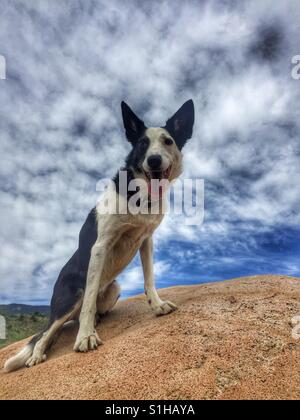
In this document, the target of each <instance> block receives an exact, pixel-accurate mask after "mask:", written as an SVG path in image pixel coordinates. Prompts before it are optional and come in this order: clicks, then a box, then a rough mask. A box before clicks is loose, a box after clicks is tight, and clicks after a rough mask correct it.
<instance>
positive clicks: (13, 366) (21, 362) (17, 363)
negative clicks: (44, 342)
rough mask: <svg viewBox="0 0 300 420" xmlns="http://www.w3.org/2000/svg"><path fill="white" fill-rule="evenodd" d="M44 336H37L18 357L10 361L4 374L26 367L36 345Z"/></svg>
mask: <svg viewBox="0 0 300 420" xmlns="http://www.w3.org/2000/svg"><path fill="white" fill-rule="evenodd" d="M41 336H42V334H37V335H35V336H34V337H33V338H32V340H31V341H30V342H29V343H28V344H27V346H26V347H24V348H23V349H22V350H21V351H20V352H19V353H18V354H17V355H16V356H14V357H11V358H10V359H8V360H7V361H6V363H5V365H4V372H6V373H10V372H14V371H15V370H18V369H21V368H22V367H25V364H26V362H27V360H28V359H29V358H30V357H31V356H32V354H33V350H34V347H35V345H36V343H37V342H38V341H39V340H40V338H41Z"/></svg>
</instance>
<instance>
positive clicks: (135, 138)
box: [30, 101, 194, 347]
mask: <svg viewBox="0 0 300 420" xmlns="http://www.w3.org/2000/svg"><path fill="white" fill-rule="evenodd" d="M122 116H123V121H124V127H125V131H126V137H127V139H128V141H129V142H130V143H131V144H132V150H131V151H130V153H129V155H128V156H127V158H126V162H125V166H124V168H122V169H121V170H122V171H127V175H128V180H127V181H128V183H129V182H130V181H131V180H133V179H134V172H141V171H142V163H143V161H144V159H145V155H146V153H147V150H148V147H149V145H150V141H149V139H148V138H147V137H146V136H145V131H146V129H147V128H146V126H145V124H144V122H143V121H141V120H140V119H139V118H138V117H137V116H136V115H135V114H134V112H133V111H132V110H131V109H130V108H129V106H128V105H127V104H125V102H122ZM193 122H194V106H193V102H192V101H188V102H186V103H185V104H184V105H183V106H182V107H181V108H180V110H179V111H178V112H177V113H176V114H175V115H174V116H173V117H172V118H170V119H169V120H168V121H167V123H166V126H165V127H164V128H166V129H167V130H168V131H169V133H170V134H171V135H172V137H173V138H174V139H175V141H176V143H177V145H178V147H179V148H180V149H181V148H182V147H183V145H184V144H185V142H186V141H187V139H188V138H190V137H191V135H192V126H193ZM114 182H115V184H116V188H117V192H119V173H118V174H117V175H116V176H115V178H114ZM127 191H128V189H127ZM133 194H135V192H134V191H133V192H131V193H128V198H129V197H130V196H131V195H133ZM97 236H98V228H97V218H96V211H95V209H93V210H92V211H91V212H90V214H89V215H88V217H87V219H86V221H85V223H84V225H83V227H82V229H81V231H80V234H79V245H78V249H77V251H76V252H75V253H74V255H73V256H72V257H71V258H70V260H69V261H68V262H67V264H66V265H65V266H64V267H63V269H62V270H61V272H60V274H59V276H58V279H57V282H56V284H55V287H54V292H53V297H52V300H51V315H50V320H49V324H48V327H47V329H48V328H49V327H50V326H51V325H52V324H53V323H54V322H55V321H56V320H58V319H61V318H63V317H64V316H66V315H67V314H69V313H70V312H72V310H73V309H74V307H75V305H76V303H77V302H78V300H79V299H80V298H81V296H82V295H83V293H84V290H85V287H86V279H87V272H88V267H89V261H90V257H91V250H92V247H93V245H94V244H95V242H96V240H97ZM42 335H43V332H41V333H40V334H37V335H36V336H35V337H33V339H32V340H31V342H30V345H31V346H33V347H34V345H35V344H36V343H37V342H38V341H39V340H40V338H41V337H42Z"/></svg>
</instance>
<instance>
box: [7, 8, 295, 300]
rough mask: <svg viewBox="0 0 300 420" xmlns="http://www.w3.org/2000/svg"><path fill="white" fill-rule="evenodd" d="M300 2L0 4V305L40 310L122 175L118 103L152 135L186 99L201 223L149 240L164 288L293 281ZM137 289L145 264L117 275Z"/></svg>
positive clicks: (187, 158) (190, 164)
mask: <svg viewBox="0 0 300 420" xmlns="http://www.w3.org/2000/svg"><path fill="white" fill-rule="evenodd" d="M299 22H300V5H299V1H298V0H295V1H292V0H278V1H276V2H274V1H273V0H272V1H271V0H270V1H269V0H261V1H255V2H252V1H247V2H243V1H234V0H232V1H225V0H224V1H221V0H219V1H213V0H211V1H201V2H200V1H193V0H190V1H181V0H180V1H175V0H172V1H159V2H156V1H129V0H128V1H115V0H112V1H94V0H72V1H71V0H35V1H29V0H1V3H0V54H2V55H3V56H5V58H6V61H7V78H6V80H0V115H1V118H0V153H1V165H0V190H1V206H0V241H1V243H0V246H1V257H0V303H10V302H23V303H48V302H49V299H50V297H51V291H52V287H53V284H54V282H55V281H56V277H57V274H58V272H59V270H60V268H61V267H62V265H63V264H64V263H65V262H66V261H67V259H68V258H69V257H70V256H71V255H72V253H73V252H74V250H75V249H76V246H77V237H78V232H79V230H80V227H81V225H82V224H83V222H84V220H85V217H86V215H87V213H88V212H89V210H90V209H91V208H92V207H93V206H94V205H95V203H96V200H97V192H96V183H97V181H98V180H99V179H101V178H102V177H111V176H113V175H114V174H115V172H116V170H117V169H118V168H119V166H120V165H122V163H123V160H124V157H125V155H126V153H127V152H128V151H129V144H128V143H127V142H126V140H125V138H124V133H123V129H122V124H121V117H120V102H121V101H122V100H126V102H128V103H129V104H130V105H131V106H132V107H133V109H134V110H135V111H136V112H137V113H138V114H139V115H140V116H141V117H142V118H143V119H144V120H145V122H146V123H147V125H161V124H163V123H164V122H165V120H166V119H167V118H168V117H169V116H171V115H172V114H173V113H174V112H175V111H176V110H177V108H178V107H179V106H181V105H182V103H183V102H184V101H186V100H187V99H189V98H193V99H194V102H195V107H196V125H195V130H194V136H193V139H192V140H190V142H189V143H188V144H187V146H186V147H185V149H184V162H185V177H193V178H203V179H204V180H205V222H204V224H203V225H202V226H199V227H193V226H191V227H187V226H185V225H183V224H182V223H181V220H180V218H178V217H175V216H170V217H167V218H166V219H165V221H164V222H163V225H162V226H161V227H160V228H159V230H158V231H157V233H156V234H155V271H156V275H157V282H158V285H159V286H160V287H166V286H170V285H173V284H191V283H198V282H205V281H216V280H222V279H229V278H233V277H237V276H243V275H249V274H260V273H283V274H288V275H292V276H300V260H299V253H300V232H299V222H300V215H299V210H300V209H299V207H300V189H299V181H300V143H299V132H300V131H299V128H300V127H299V126H300V113H299V109H300V80H298V81H296V80H293V79H292V77H291V70H292V64H291V59H292V57H293V56H294V55H296V54H300V47H299V39H300V26H299ZM121 281H122V284H123V290H124V294H123V296H126V295H128V294H133V293H136V292H139V291H141V290H142V287H143V279H142V273H141V270H140V264H139V259H136V260H135V261H134V262H133V263H132V264H131V266H130V267H129V269H127V271H126V273H124V274H123V275H122V276H121Z"/></svg>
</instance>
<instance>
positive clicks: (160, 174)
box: [145, 165, 172, 181]
mask: <svg viewBox="0 0 300 420" xmlns="http://www.w3.org/2000/svg"><path fill="white" fill-rule="evenodd" d="M171 170H172V166H171V165H170V166H169V167H168V168H167V169H166V170H165V171H162V170H158V171H150V172H146V171H145V175H146V178H147V180H148V181H151V180H152V179H158V180H159V181H161V180H162V179H166V180H168V179H169V178H170V175H171Z"/></svg>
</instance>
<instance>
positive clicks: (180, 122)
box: [164, 99, 195, 150]
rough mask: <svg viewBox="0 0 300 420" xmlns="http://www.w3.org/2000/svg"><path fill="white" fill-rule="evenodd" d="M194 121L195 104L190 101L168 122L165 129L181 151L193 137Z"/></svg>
mask: <svg viewBox="0 0 300 420" xmlns="http://www.w3.org/2000/svg"><path fill="white" fill-rule="evenodd" d="M194 120H195V109H194V102H193V101H192V99H190V100H189V101H187V102H185V104H183V105H182V107H181V108H180V109H179V110H178V111H177V112H176V114H174V115H173V117H171V118H170V119H168V121H167V122H166V126H165V127H164V128H165V129H166V130H167V131H168V132H169V133H170V134H171V136H172V137H173V138H174V140H175V141H176V144H177V146H178V148H179V150H181V149H182V148H183V146H184V145H185V143H186V141H187V140H188V139H190V138H191V137H192V134H193V125H194Z"/></svg>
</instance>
